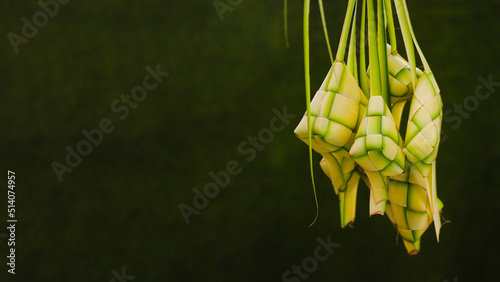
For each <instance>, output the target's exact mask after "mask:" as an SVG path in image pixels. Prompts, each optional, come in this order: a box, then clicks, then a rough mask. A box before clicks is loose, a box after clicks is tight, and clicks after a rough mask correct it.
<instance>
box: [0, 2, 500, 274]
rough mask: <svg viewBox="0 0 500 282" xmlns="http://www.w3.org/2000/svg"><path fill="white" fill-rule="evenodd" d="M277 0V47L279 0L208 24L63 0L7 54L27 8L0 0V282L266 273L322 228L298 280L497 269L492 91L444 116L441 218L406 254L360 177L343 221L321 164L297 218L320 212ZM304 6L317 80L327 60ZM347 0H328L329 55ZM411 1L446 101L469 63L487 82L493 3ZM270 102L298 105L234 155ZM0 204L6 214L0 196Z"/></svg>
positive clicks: (493, 52)
mask: <svg viewBox="0 0 500 282" xmlns="http://www.w3.org/2000/svg"><path fill="white" fill-rule="evenodd" d="M223 1H224V0H223ZM289 2H290V3H289V30H290V44H291V45H290V48H289V49H287V48H286V47H285V44H284V39H283V23H282V21H283V11H282V5H283V3H282V1H270V0H268V1H250V0H244V1H243V2H242V3H241V4H240V5H238V6H237V7H235V8H234V10H233V11H231V12H226V13H225V14H224V15H223V16H224V20H223V21H221V20H220V19H219V17H218V15H217V12H216V10H215V9H214V7H213V4H212V1H211V0H206V1H160V0H150V1H125V0H121V1H119V0H116V1H76V0H74V1H70V2H69V3H68V4H66V5H63V6H61V7H60V10H59V13H58V14H57V15H56V16H55V17H54V18H51V19H50V20H49V22H48V24H47V25H46V26H44V27H42V28H40V29H39V30H38V34H37V35H36V36H35V37H34V38H32V39H30V40H29V43H28V44H21V45H20V46H19V53H18V54H15V52H14V50H13V48H12V46H11V45H10V43H9V40H8V39H7V34H8V33H9V32H15V33H17V34H21V27H22V25H23V23H22V21H21V18H22V17H24V16H25V17H27V18H28V19H30V20H31V19H32V16H33V14H34V13H35V12H37V11H39V10H40V7H39V6H38V5H37V1H35V0H29V1H2V2H1V4H0V11H1V12H0V18H1V25H0V35H1V36H2V37H1V40H0V51H1V53H0V71H1V75H0V95H1V98H2V99H1V102H0V119H1V120H2V128H3V130H2V131H3V136H2V141H1V148H2V155H1V158H2V161H1V162H0V163H1V169H2V171H4V173H5V171H6V170H7V169H10V170H13V171H15V172H16V177H17V178H16V180H17V187H16V192H17V201H16V205H17V218H18V220H19V221H18V223H17V230H16V234H17V242H16V243H17V249H16V257H17V264H16V272H17V274H16V276H15V278H17V279H12V277H8V275H7V272H6V264H5V263H6V258H5V256H6V255H7V245H6V241H5V240H4V239H3V240H2V242H1V243H0V250H1V251H0V254H1V256H0V265H1V267H0V272H1V273H0V275H1V276H0V281H14V280H15V281H110V280H111V279H112V278H113V275H112V274H111V270H113V269H116V270H118V271H119V272H120V270H121V268H122V267H126V272H127V274H129V275H134V276H136V278H135V279H134V280H133V281H281V275H282V274H283V273H284V272H285V271H286V270H288V269H290V268H291V267H292V265H294V264H300V263H301V262H302V260H303V259H304V258H306V257H308V256H311V255H312V253H313V251H314V248H315V247H316V246H317V243H316V241H315V240H316V238H317V237H318V236H321V237H322V238H326V237H327V236H328V235H331V238H332V241H334V242H336V243H339V244H341V246H340V247H339V248H338V249H337V250H336V251H335V252H334V253H333V254H332V255H331V256H330V257H329V259H328V260H327V261H325V262H321V263H320V264H319V267H318V270H317V271H316V272H314V273H312V274H311V276H310V277H309V279H308V281H363V280H373V281H435V282H441V281H443V280H444V279H448V280H450V281H453V279H454V278H455V277H458V280H459V281H495V280H496V279H498V277H499V274H498V265H499V264H500V260H499V258H498V254H499V240H498V236H497V234H498V228H497V227H498V217H497V214H498V203H499V199H500V192H499V177H498V169H499V167H498V164H497V163H498V159H499V153H500V152H499V148H500V147H499V146H498V138H499V131H498V121H499V118H500V111H499V110H498V106H497V104H498V102H499V99H498V93H500V88H497V89H496V90H497V91H495V92H494V93H492V95H491V97H490V98H489V99H488V100H486V101H481V102H480V105H479V108H478V110H476V111H473V112H470V117H468V118H461V121H462V122H461V124H460V126H458V124H457V123H456V121H453V122H452V121H450V120H445V121H444V123H443V130H444V132H445V133H446V135H447V137H448V139H447V140H446V142H445V143H444V144H443V145H442V146H441V148H440V155H439V163H438V188H439V189H438V193H439V197H440V198H441V199H442V200H443V202H444V203H445V208H444V213H443V215H444V217H445V218H446V219H448V220H451V221H452V222H451V223H449V224H445V225H444V226H443V228H442V230H441V242H440V243H439V244H438V243H436V240H435V234H434V231H433V228H431V229H429V230H428V231H427V232H426V233H425V235H424V237H423V239H422V251H421V252H420V254H419V255H417V256H414V257H409V256H408V255H407V254H406V251H405V248H404V246H403V244H402V242H401V241H400V242H399V245H397V244H396V231H395V230H394V229H393V228H392V226H391V224H390V222H389V220H388V219H387V217H385V216H384V217H382V216H374V217H372V218H369V217H368V189H366V187H365V186H364V184H363V185H362V186H360V189H359V193H358V194H359V199H358V210H357V219H356V222H355V228H353V229H349V228H348V229H346V230H342V229H341V228H340V226H339V225H340V223H339V211H338V200H337V197H336V196H335V195H334V193H333V190H332V187H331V185H330V184H329V181H328V180H327V178H326V177H325V176H324V175H323V174H322V173H320V169H319V166H317V165H316V166H315V169H316V172H317V173H316V181H317V186H318V197H319V203H320V216H319V219H318V221H317V222H316V224H315V225H314V226H313V227H311V228H308V225H309V224H310V223H311V221H312V220H313V218H314V211H315V207H314V200H313V194H312V188H311V185H310V178H309V172H308V159H307V158H308V157H307V147H306V146H305V145H304V144H303V143H302V142H301V141H299V140H298V139H296V138H295V137H294V135H293V129H294V128H295V126H296V124H297V123H298V122H299V118H300V115H302V114H303V113H304V111H305V100H304V82H303V59H302V58H303V57H302V56H303V55H302V53H303V50H302V23H301V21H302V15H301V13H302V5H303V4H302V1H289ZM312 2H313V4H312V22H311V37H312V38H311V44H312V51H311V56H312V61H311V66H312V72H311V75H312V88H313V91H314V90H316V89H317V88H318V87H319V85H320V83H321V81H322V80H323V78H324V75H325V74H326V72H327V71H328V68H329V65H330V63H329V59H328V53H327V51H326V47H325V43H324V39H323V32H322V30H321V23H320V21H319V13H318V7H317V3H316V1H312ZM346 3H347V1H345V0H344V1H325V10H326V13H327V20H328V26H329V31H330V37H331V41H332V45H333V46H334V51H335V50H336V45H337V42H338V39H339V35H340V30H341V25H342V21H343V17H344V14H345V7H346ZM408 5H409V9H410V12H411V16H412V19H413V25H414V28H415V31H416V34H417V37H418V39H419V42H420V44H421V47H422V48H423V50H424V52H425V54H426V57H427V59H428V61H429V62H430V64H431V66H432V68H433V71H434V73H435V76H436V78H437V80H438V82H439V84H440V88H441V93H442V97H443V101H444V105H445V110H447V109H453V105H454V104H457V105H460V104H463V102H464V99H465V98H466V97H468V96H471V95H474V93H475V89H476V87H477V86H478V85H480V82H479V81H478V76H483V77H487V76H488V75H490V74H491V75H492V76H493V80H496V81H500V71H499V66H500V59H499V55H498V52H499V51H500V40H499V38H500V26H499V25H500V19H499V17H498V13H499V11H500V1H486V0H482V1H468V0H455V1H451V0H446V1H435V0H434V1H433V0H425V1H424V0H422V1H417V0H414V1H411V2H409V3H408ZM400 49H401V53H404V48H403V47H402V46H401V48H400ZM156 64H160V66H161V69H162V70H163V71H168V72H169V73H170V76H169V77H168V78H167V79H166V80H165V82H164V83H162V84H161V85H160V86H159V87H158V88H157V89H155V90H154V91H152V92H150V93H149V94H148V96H147V98H146V99H145V100H144V101H143V102H141V103H140V104H139V105H138V107H137V108H136V109H134V110H132V111H131V113H130V116H128V117H127V118H126V119H125V120H123V121H122V120H120V119H118V115H117V114H115V113H113V112H112V111H111V110H110V104H111V102H112V101H113V100H115V99H117V98H119V96H120V95H121V94H122V93H129V91H130V90H131V89H132V88H133V87H134V86H136V85H139V84H141V82H142V78H143V76H144V75H145V74H146V71H145V69H144V68H145V67H146V66H148V65H150V66H155V65H156ZM284 106H286V107H287V109H288V112H289V113H292V114H296V115H297V117H296V118H295V119H294V120H293V121H292V123H290V124H289V125H287V127H286V128H285V130H284V131H282V132H280V133H277V134H276V135H275V136H274V140H273V142H271V143H270V144H269V145H267V146H266V148H265V149H264V150H263V151H260V152H258V154H257V156H256V158H255V160H253V161H252V162H250V163H248V162H247V161H246V160H245V157H246V156H244V155H241V154H239V153H238V150H237V147H238V145H239V144H240V143H241V142H243V141H245V140H246V139H247V137H248V136H249V135H256V134H257V133H258V132H259V131H260V130H261V129H262V128H264V127H267V126H268V123H269V121H270V119H271V118H272V117H273V113H272V109H273V108H277V109H282V108H283V107H284ZM453 116H458V115H457V114H453ZM105 117H109V118H111V119H112V120H113V121H114V124H115V126H116V129H115V131H114V132H113V133H111V134H107V135H105V136H104V140H103V142H102V144H100V145H99V146H98V147H95V148H94V149H93V151H92V153H91V155H90V156H88V157H84V159H83V162H82V164H81V165H80V166H78V167H77V168H75V170H74V171H73V172H72V173H67V174H65V175H64V181H63V182H62V183H59V181H58V180H57V178H56V176H55V174H54V172H53V170H52V168H51V163H52V162H53V161H58V162H61V163H63V162H64V158H65V156H66V150H65V147H66V146H67V145H69V146H71V147H73V148H75V147H76V144H77V143H78V142H79V141H81V140H82V139H84V136H83V135H82V133H81V131H82V130H83V129H87V130H90V129H93V128H96V127H97V126H98V124H99V121H100V120H101V119H102V118H105ZM233 159H234V160H237V161H238V162H239V163H240V164H241V167H242V172H241V173H240V174H239V175H237V176H235V177H233V178H231V182H230V185H228V186H227V188H225V189H223V190H222V191H221V192H220V195H219V196H218V197H217V198H215V199H213V200H211V202H210V205H209V206H208V207H207V208H206V209H204V210H202V211H201V213H200V214H199V215H197V216H193V217H191V223H190V224H189V225H186V224H185V222H184V220H183V218H182V215H181V213H180V212H179V209H178V205H179V204H180V203H185V204H189V205H192V203H191V201H192V197H193V192H192V191H191V190H192V189H193V188H194V187H197V188H199V189H202V188H203V186H204V185H205V184H206V183H208V182H210V181H211V179H210V177H209V176H208V173H209V172H210V171H215V172H217V171H220V170H223V169H224V168H225V166H226V163H227V162H228V161H230V160H233ZM319 159H320V158H319V156H318V155H315V164H317V161H319ZM5 182H6V179H5ZM2 187H3V189H4V191H5V190H6V189H7V187H6V184H3V185H2ZM5 193H6V192H5ZM0 202H1V204H0V211H1V212H0V220H1V221H2V222H5V221H4V220H5V219H7V212H6V205H7V203H6V196H5V198H1V199H0ZM1 225H4V223H2V224H1ZM2 277H5V278H2Z"/></svg>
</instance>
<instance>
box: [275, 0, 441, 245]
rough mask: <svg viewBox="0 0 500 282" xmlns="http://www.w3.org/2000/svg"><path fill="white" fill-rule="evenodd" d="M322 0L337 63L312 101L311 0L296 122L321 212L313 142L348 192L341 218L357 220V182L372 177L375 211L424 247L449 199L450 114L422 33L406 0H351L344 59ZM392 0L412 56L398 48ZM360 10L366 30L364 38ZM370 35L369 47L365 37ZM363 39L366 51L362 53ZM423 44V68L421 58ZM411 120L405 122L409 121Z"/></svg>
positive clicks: (341, 192) (344, 222) (336, 184)
mask: <svg viewBox="0 0 500 282" xmlns="http://www.w3.org/2000/svg"><path fill="white" fill-rule="evenodd" d="M286 2H287V1H286V0H285V34H286V5H287V3H286ZM318 2H319V7H320V14H321V19H322V23H323V29H324V34H325V39H326V42H327V47H328V52H329V54H330V59H331V64H332V66H331V68H330V71H329V72H328V74H327V75H326V78H325V80H324V82H323V84H322V85H321V87H320V88H319V90H318V91H317V92H316V94H315V95H314V97H313V99H312V100H311V93H310V70H309V68H310V66H309V12H310V0H305V1H304V23H303V24H304V62H305V85H306V105H307V110H306V113H305V115H304V117H303V118H302V120H301V121H300V123H299V125H298V126H297V128H296V129H295V131H294V132H295V134H296V135H297V137H298V138H300V139H301V140H302V141H304V142H305V143H306V144H308V146H309V162H310V169H311V170H310V174H311V179H312V186H313V191H314V198H315V201H316V218H317V217H318V212H319V208H318V200H317V196H316V187H315V183H314V172H313V158H312V151H313V150H314V151H316V152H317V153H319V154H321V155H322V157H323V159H322V160H321V162H320V166H321V168H322V170H323V171H324V173H325V174H326V176H327V177H328V178H330V180H331V182H332V185H333V188H334V191H335V193H336V194H337V195H338V196H339V206H340V224H341V226H342V227H345V226H348V225H352V223H353V221H354V218H355V213H356V198H357V191H358V183H359V181H360V179H363V181H364V182H365V183H366V185H367V186H368V187H369V189H370V201H369V209H370V215H374V214H380V215H383V214H387V216H388V218H389V220H390V221H391V222H392V224H393V225H394V227H395V228H396V230H397V234H398V235H399V236H401V238H402V240H403V242H404V245H405V247H406V250H407V251H408V253H409V254H410V255H415V254H417V253H418V252H419V250H420V239H421V236H422V234H423V233H424V232H425V230H426V229H427V228H428V227H429V226H430V224H431V223H432V222H434V227H435V231H436V238H437V240H438V241H439V231H440V228H441V218H440V213H441V210H442V208H443V203H442V202H441V201H440V200H439V199H438V198H437V192H436V157H437V152H438V147H439V143H440V132H441V121H442V116H443V111H442V108H443V104H442V100H441V96H440V90H439V87H438V85H437V83H436V80H435V78H434V75H433V73H432V71H431V68H430V67H429V64H428V63H427V60H426V59H425V56H424V54H423V53H422V50H421V49H420V47H419V45H418V42H417V39H416V37H415V34H414V32H413V28H412V25H411V21H410V17H409V13H408V7H407V5H406V1H404V0H394V3H391V1H390V0H376V1H374V0H363V1H361V0H360V1H357V0H349V2H348V7H347V13H346V16H345V20H344V25H343V28H342V33H341V37H340V43H339V46H338V50H337V54H336V57H335V58H334V57H333V55H332V51H331V48H330V42H329V39H328V32H327V28H326V20H325V13H324V9H323V2H322V0H318ZM392 5H394V6H395V10H396V14H397V20H398V22H399V26H400V29H401V35H402V37H403V42H404V47H405V50H406V55H407V56H408V61H407V60H406V59H404V58H403V57H402V56H401V55H399V53H398V46H397V39H396V36H397V34H396V28H395V23H394V22H395V17H394V16H393V6H392ZM359 10H361V12H360V11H359ZM359 14H361V17H360V20H359V21H360V24H361V29H360V34H359V37H360V40H359V42H357V37H356V23H357V21H358V19H357V17H358V15H359ZM366 29H368V30H367V31H366ZM366 36H368V46H367V47H368V48H367V49H368V50H366V47H365V44H364V43H365V37H366ZM287 45H288V39H287ZM415 47H416V48H415ZM356 48H359V51H360V54H359V58H358V57H357V54H356V53H357V51H356ZM415 49H416V50H417V53H418V55H419V57H420V60H421V62H422V64H423V69H422V70H420V69H418V68H417V66H416V57H415ZM346 51H347V52H346ZM346 53H347V54H346ZM367 55H368V59H367ZM346 57H347V62H346V61H345V60H346ZM405 105H409V110H408V109H407V110H406V111H408V112H409V114H408V115H407V116H405V117H403V112H405V113H406V111H404V109H405ZM406 108H408V107H406ZM403 118H404V119H403ZM402 121H403V123H406V130H402V128H401V126H400V125H401V123H402ZM403 131H405V132H403ZM403 136H404V138H403ZM316 218H315V219H314V221H316ZM313 224H314V222H313Z"/></svg>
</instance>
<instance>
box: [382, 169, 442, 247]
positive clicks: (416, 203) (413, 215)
mask: <svg viewBox="0 0 500 282" xmlns="http://www.w3.org/2000/svg"><path fill="white" fill-rule="evenodd" d="M388 187H389V188H388V197H389V201H388V203H387V206H386V213H387V216H388V217H389V219H390V220H391V222H392V223H393V224H394V225H395V226H396V228H397V230H398V233H399V234H400V235H401V237H402V239H403V242H404V244H405V247H406V249H407V251H408V253H409V254H410V255H415V254H417V253H418V252H419V251H420V237H421V236H422V234H423V233H424V232H425V230H427V228H428V227H429V225H430V224H431V223H432V221H433V216H432V207H431V204H430V201H429V197H428V194H429V193H431V191H429V190H428V189H427V185H426V180H425V177H424V176H423V175H422V174H421V173H420V171H419V170H418V169H417V168H416V167H415V166H413V165H412V164H410V163H408V164H407V166H406V171H405V173H403V174H400V175H397V176H393V177H390V178H389V185H388Z"/></svg>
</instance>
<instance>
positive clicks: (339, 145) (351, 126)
mask: <svg viewBox="0 0 500 282" xmlns="http://www.w3.org/2000/svg"><path fill="white" fill-rule="evenodd" d="M366 104H367V99H366V97H365V95H364V94H363V92H362V91H361V89H360V88H359V86H358V84H357V82H356V80H355V78H354V77H353V75H352V74H351V73H350V72H349V70H348V68H347V67H346V65H345V64H344V63H342V62H335V63H334V65H333V66H332V68H331V69H330V71H329V73H328V75H327V77H326V78H325V80H324V82H323V84H322V86H321V87H320V90H318V92H317V93H316V95H315V96H314V97H313V99H312V101H311V106H310V108H311V119H310V123H311V127H312V138H311V141H312V144H311V145H312V148H313V149H314V150H315V151H316V152H318V153H320V154H321V155H322V156H323V158H324V161H322V168H323V170H324V171H325V173H326V174H327V175H328V176H329V177H330V179H331V181H332V184H333V186H334V189H335V193H336V194H338V195H339V201H340V213H341V225H342V227H345V226H346V225H347V224H349V223H350V222H352V221H353V220H354V216H355V208H356V203H355V201H356V193H357V185H358V182H359V175H354V176H353V174H354V168H355V163H354V161H353V160H352V159H351V158H350V156H349V154H348V150H349V149H350V147H351V146H352V143H353V142H354V137H355V134H356V131H357V129H358V127H359V123H360V121H361V119H362V117H363V115H364V112H365V108H366ZM306 114H307V113H306ZM295 134H296V135H297V137H298V138H300V139H301V140H302V141H304V142H305V143H306V144H307V143H308V130H307V115H305V116H304V117H303V119H302V120H301V122H300V123H299V125H298V126H297V128H296V129H295ZM356 179H357V180H356Z"/></svg>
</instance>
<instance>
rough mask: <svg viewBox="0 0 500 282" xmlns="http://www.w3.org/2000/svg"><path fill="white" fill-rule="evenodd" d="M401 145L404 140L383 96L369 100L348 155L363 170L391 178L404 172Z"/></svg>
mask: <svg viewBox="0 0 500 282" xmlns="http://www.w3.org/2000/svg"><path fill="white" fill-rule="evenodd" d="M402 146H403V140H402V138H401V136H400V134H399V131H398V128H397V126H396V123H395V121H394V118H393V117H392V114H391V112H390V110H389V108H388V107H387V105H385V103H384V100H383V98H382V96H372V97H370V101H369V104H368V107H367V110H366V116H365V117H364V119H363V120H362V121H361V124H360V126H359V129H358V133H357V134H356V139H355V141H354V144H353V145H352V148H351V150H350V151H349V154H350V155H351V157H352V158H353V159H354V161H355V162H356V163H358V164H359V165H360V166H361V167H362V168H363V169H364V170H365V171H367V172H381V173H382V175H384V176H392V175H397V174H400V173H403V172H404V169H405V157H404V154H403V153H402V150H401V147H402ZM372 188H373V187H372Z"/></svg>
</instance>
